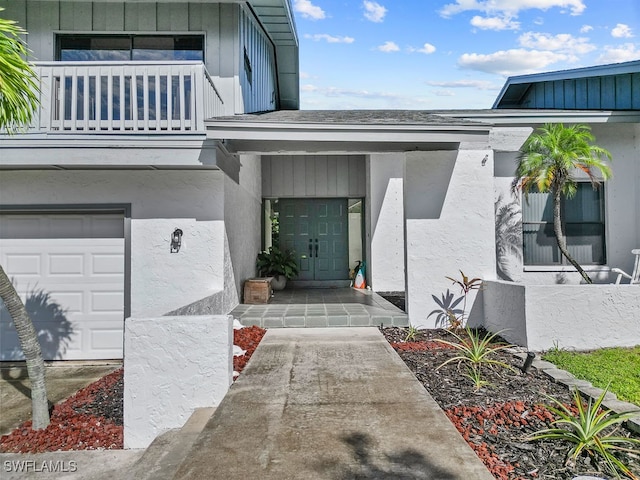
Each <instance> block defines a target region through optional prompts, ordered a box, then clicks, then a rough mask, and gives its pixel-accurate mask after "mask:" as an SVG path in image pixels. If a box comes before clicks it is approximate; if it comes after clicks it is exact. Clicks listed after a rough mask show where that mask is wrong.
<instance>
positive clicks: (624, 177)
mask: <svg viewBox="0 0 640 480" xmlns="http://www.w3.org/2000/svg"><path fill="white" fill-rule="evenodd" d="M639 132H640V125H638V124H620V123H617V124H597V125H593V126H592V133H593V134H594V135H595V137H596V142H595V143H596V144H597V145H599V146H601V147H603V148H606V149H607V150H609V151H610V152H611V154H612V157H613V161H612V164H611V167H612V170H613V178H612V179H610V180H609V181H607V182H606V183H605V184H604V188H605V228H606V231H605V243H606V249H607V252H606V253H607V263H606V265H604V266H589V265H583V267H584V268H585V270H586V271H587V273H589V275H590V276H591V278H592V279H593V280H594V282H596V283H610V282H612V281H613V280H614V277H613V276H612V275H611V274H610V273H609V271H610V268H611V267H620V268H623V269H626V270H627V271H630V270H631V269H632V267H633V256H632V255H631V250H632V249H634V248H638V247H639V246H640V215H639V214H638V212H640V135H639ZM515 166H516V154H515V152H514V153H499V154H496V163H495V183H494V188H495V197H494V201H496V202H497V201H499V200H500V201H501V203H502V204H504V203H506V202H511V203H512V202H514V201H515V199H514V198H513V196H512V194H511V182H512V180H513V175H514V173H515ZM517 210H519V206H518V208H517ZM520 220H521V215H517V216H516V217H514V221H520ZM519 250H520V254H519V255H518V254H517V253H516V254H513V255H510V256H509V258H508V259H506V260H505V261H504V262H503V263H504V264H505V266H506V267H507V268H508V269H509V274H510V279H511V280H513V281H517V282H522V283H525V284H528V285H535V284H539V285H543V284H579V283H581V281H582V278H581V277H580V275H579V274H578V273H577V272H576V271H575V269H574V268H573V267H571V266H563V267H560V266H527V267H524V266H523V264H522V258H521V252H522V242H521V241H520V245H519Z"/></svg>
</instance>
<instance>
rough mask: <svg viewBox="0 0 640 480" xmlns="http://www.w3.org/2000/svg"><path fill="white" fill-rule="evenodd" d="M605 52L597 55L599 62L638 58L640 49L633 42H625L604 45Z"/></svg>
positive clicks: (626, 60)
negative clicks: (612, 45)
mask: <svg viewBox="0 0 640 480" xmlns="http://www.w3.org/2000/svg"><path fill="white" fill-rule="evenodd" d="M604 50H605V52H604V53H603V54H602V55H600V56H599V57H598V62H599V63H620V62H629V61H631V60H640V49H638V48H636V46H635V45H634V44H633V43H625V44H624V45H617V46H615V47H611V46H608V47H604Z"/></svg>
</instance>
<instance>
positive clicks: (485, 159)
mask: <svg viewBox="0 0 640 480" xmlns="http://www.w3.org/2000/svg"><path fill="white" fill-rule="evenodd" d="M487 160H489V155H485V156H484V158H483V159H482V166H483V167H484V166H485V165H486V164H487Z"/></svg>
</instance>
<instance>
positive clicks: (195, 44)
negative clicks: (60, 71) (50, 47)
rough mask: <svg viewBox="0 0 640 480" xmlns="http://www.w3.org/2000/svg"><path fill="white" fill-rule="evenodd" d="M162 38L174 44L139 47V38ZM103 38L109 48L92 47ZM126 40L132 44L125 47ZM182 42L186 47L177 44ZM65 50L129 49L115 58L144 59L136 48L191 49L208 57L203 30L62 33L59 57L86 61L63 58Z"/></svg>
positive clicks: (161, 39) (202, 59)
mask: <svg viewBox="0 0 640 480" xmlns="http://www.w3.org/2000/svg"><path fill="white" fill-rule="evenodd" d="M154 38H156V39H158V40H159V41H166V40H167V39H172V40H173V48H167V46H165V48H153V43H151V44H150V45H147V46H146V48H137V47H136V45H135V43H136V40H140V41H142V43H144V40H151V39H154ZM118 40H120V41H121V44H120V45H117V41H118ZM100 41H104V47H105V48H92V45H91V44H92V42H95V43H100ZM109 41H112V42H113V44H114V45H113V48H106V47H108V43H109ZM74 42H75V43H76V45H77V46H78V48H76V49H72V48H67V47H66V45H65V44H67V45H69V46H72V45H73V43H74ZM125 44H128V48H122V47H123V46H124V45H125ZM179 46H182V47H183V48H182V49H180V48H176V47H179ZM65 50H68V51H71V50H76V51H87V52H91V51H94V52H97V51H101V50H102V51H105V52H107V51H122V52H126V51H128V58H126V59H125V58H118V59H114V60H115V61H137V60H140V59H136V58H135V54H136V51H138V52H141V51H152V50H157V51H158V52H160V51H173V52H176V51H189V52H200V56H201V58H197V59H190V60H195V61H202V62H204V59H205V58H206V57H205V36H204V34H203V33H186V34H185V33H181V34H172V33H113V34H107V33H98V34H92V33H86V34H84V33H80V34H76V33H60V34H57V35H56V61H83V60H81V59H68V58H63V57H64V55H63V52H64V51H65ZM100 60H101V59H87V60H84V61H100ZM169 60H176V59H160V60H159V61H169Z"/></svg>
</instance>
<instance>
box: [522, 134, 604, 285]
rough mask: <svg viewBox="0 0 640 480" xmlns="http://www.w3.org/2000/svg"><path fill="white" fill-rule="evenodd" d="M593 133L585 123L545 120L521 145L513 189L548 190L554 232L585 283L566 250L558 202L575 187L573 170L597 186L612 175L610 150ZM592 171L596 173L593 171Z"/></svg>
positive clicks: (561, 249) (567, 257)
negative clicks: (576, 123)
mask: <svg viewBox="0 0 640 480" xmlns="http://www.w3.org/2000/svg"><path fill="white" fill-rule="evenodd" d="M594 140H595V137H594V136H593V134H592V133H591V129H590V128H589V127H588V126H587V125H573V126H569V127H565V126H564V125H563V124H561V123H559V124H558V123H548V124H546V125H544V126H543V127H540V128H538V129H537V130H536V132H535V133H534V134H533V135H531V136H530V137H529V138H528V139H527V141H526V142H525V143H524V145H523V146H522V148H521V149H520V156H519V158H518V168H517V170H516V179H515V180H514V183H513V189H514V191H515V190H521V191H522V192H524V194H525V195H526V194H527V193H528V192H529V191H531V189H532V188H533V187H534V186H535V187H537V188H538V191H540V192H541V193H546V192H550V193H551V196H552V198H553V233H554V235H555V237H556V241H557V243H558V248H559V249H560V252H561V253H562V255H564V257H565V258H566V259H567V260H568V261H569V263H571V264H572V265H573V266H574V267H575V268H576V270H577V271H578V272H579V273H580V275H582V278H584V280H585V281H586V282H587V283H593V282H592V280H591V278H590V277H589V275H587V274H586V272H585V271H584V270H583V269H582V267H581V266H580V264H578V262H577V261H576V260H575V259H574V258H573V257H572V256H571V255H570V254H569V251H568V250H567V240H566V237H565V235H564V231H563V227H562V216H561V209H560V204H561V200H562V197H563V196H564V197H567V198H571V197H573V196H574V195H575V193H576V191H577V184H576V179H575V177H574V174H575V172H576V171H582V172H584V173H586V174H587V176H588V178H589V180H590V181H591V184H592V185H593V187H594V188H596V187H597V186H598V185H599V183H600V181H599V179H598V177H597V176H596V174H597V173H598V172H599V173H600V176H601V177H602V179H603V180H607V179H608V178H609V177H611V168H610V167H609V165H608V164H607V162H606V160H610V159H611V154H610V153H609V152H608V151H607V150H605V149H604V148H601V147H598V146H596V145H593V144H592V143H591V142H593V141H594ZM594 172H595V173H594Z"/></svg>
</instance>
